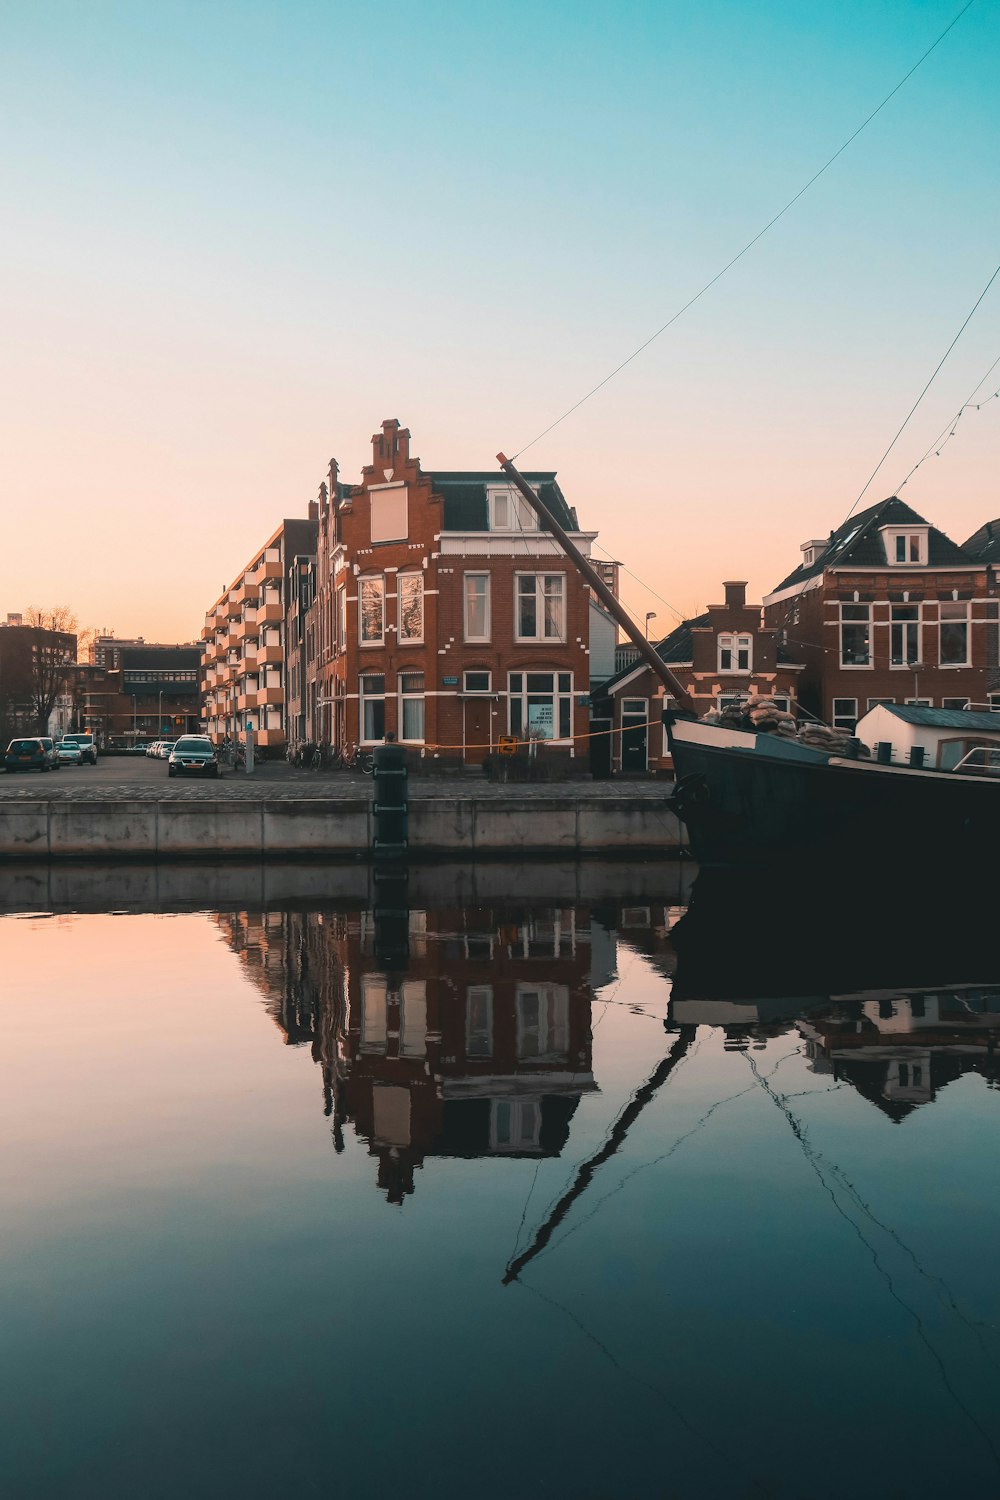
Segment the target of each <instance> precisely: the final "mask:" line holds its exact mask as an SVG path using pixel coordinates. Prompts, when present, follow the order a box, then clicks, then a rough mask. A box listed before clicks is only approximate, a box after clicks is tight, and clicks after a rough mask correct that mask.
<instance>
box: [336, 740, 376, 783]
mask: <svg viewBox="0 0 1000 1500" xmlns="http://www.w3.org/2000/svg"><path fill="white" fill-rule="evenodd" d="M333 764H334V766H335V767H336V768H337V769H338V770H341V771H361V772H362V773H363V775H365V776H371V774H372V772H373V771H374V770H375V757H374V755H373V754H372V753H371V751H370V750H362V749H361V746H360V745H355V744H348V745H344V746H343V747H342V748H341V749H339V750H335V751H334V752H333Z"/></svg>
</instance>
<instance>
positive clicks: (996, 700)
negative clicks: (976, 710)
mask: <svg viewBox="0 0 1000 1500" xmlns="http://www.w3.org/2000/svg"><path fill="white" fill-rule="evenodd" d="M988 702H989V710H990V713H991V714H1000V693H990V695H989V699H988Z"/></svg>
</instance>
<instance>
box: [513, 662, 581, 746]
mask: <svg viewBox="0 0 1000 1500" xmlns="http://www.w3.org/2000/svg"><path fill="white" fill-rule="evenodd" d="M508 681H509V688H510V708H509V727H510V732H511V734H513V735H516V736H517V738H518V739H532V740H568V739H569V738H570V736H571V735H572V732H573V674H572V672H511V673H510V674H509V679H508Z"/></svg>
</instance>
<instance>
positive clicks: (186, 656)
mask: <svg viewBox="0 0 1000 1500" xmlns="http://www.w3.org/2000/svg"><path fill="white" fill-rule="evenodd" d="M109 641H110V638H105V647H104V650H103V651H102V653H101V654H102V660H103V663H105V664H98V663H94V662H89V663H80V664H79V665H78V666H77V668H76V688H75V713H74V720H75V723H76V725H77V727H78V728H80V729H86V730H89V731H90V732H91V733H92V734H93V735H94V736H95V738H96V739H97V742H98V744H99V745H105V746H107V745H111V744H116V745H117V744H128V743H129V742H130V741H133V740H137V739H139V740H149V739H161V738H162V739H168V738H169V739H176V737H177V736H178V735H181V734H197V733H198V732H199V730H200V728H201V688H200V681H199V679H200V675H201V674H200V666H201V647H200V646H199V645H198V644H197V643H196V642H192V643H191V644H188V645H154V644H150V645H146V644H145V643H140V644H132V643H131V642H128V641H114V643H113V645H111V644H108V642H109ZM109 662H113V663H114V665H113V666H111V665H107V664H106V663H109Z"/></svg>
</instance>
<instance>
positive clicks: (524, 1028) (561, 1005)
mask: <svg viewBox="0 0 1000 1500" xmlns="http://www.w3.org/2000/svg"><path fill="white" fill-rule="evenodd" d="M529 995H533V996H536V997H537V1000H538V1026H537V1038H538V1050H537V1051H535V1052H528V1051H526V1050H525V1043H526V1040H527V1038H528V1037H529V1036H531V1035H532V1033H533V1032H535V1030H536V1028H534V1027H531V1026H529V1025H528V1024H527V1022H526V1018H525V1014H524V1001H525V1000H526V999H527V997H528V996H529ZM515 1005H516V1014H517V1057H518V1061H519V1062H525V1061H531V1062H536V1063H540V1062H549V1063H554V1062H566V1061H568V1060H569V1043H570V1015H569V987H568V986H567V985H565V984H548V983H543V984H519V985H518V986H517V989H516V991H515ZM557 1028H559V1029H560V1030H561V1040H562V1042H563V1045H562V1046H561V1047H560V1046H556V1045H553V1043H554V1042H555V1041H557V1040H558V1039H559V1038H558V1037H557V1036H555V1035H554V1033H555V1032H556V1029H557ZM543 1042H544V1046H543Z"/></svg>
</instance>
